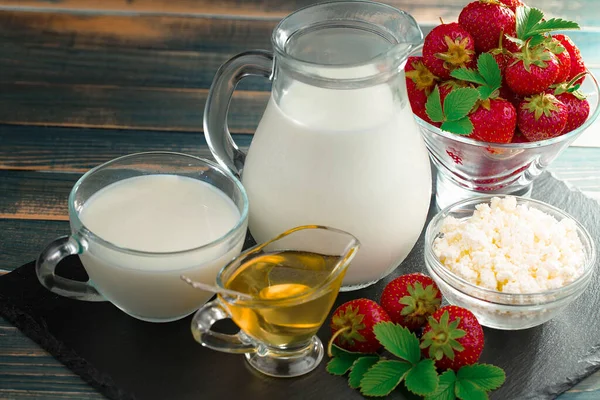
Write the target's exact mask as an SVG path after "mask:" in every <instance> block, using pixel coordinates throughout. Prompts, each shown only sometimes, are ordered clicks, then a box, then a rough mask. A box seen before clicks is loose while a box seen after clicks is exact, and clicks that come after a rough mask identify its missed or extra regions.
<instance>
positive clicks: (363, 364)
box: [348, 356, 379, 389]
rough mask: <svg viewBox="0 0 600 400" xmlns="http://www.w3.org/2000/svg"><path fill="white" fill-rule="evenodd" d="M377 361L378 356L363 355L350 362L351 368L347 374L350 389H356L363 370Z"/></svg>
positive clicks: (363, 372)
mask: <svg viewBox="0 0 600 400" xmlns="http://www.w3.org/2000/svg"><path fill="white" fill-rule="evenodd" d="M377 361H379V357H378V356H365V357H361V358H358V359H356V360H355V361H354V363H353V364H352V370H351V371H350V375H349V376H348V385H350V387H351V388H352V389H358V388H359V387H360V381H361V380H362V378H363V376H364V375H365V372H367V371H368V370H369V368H371V367H372V366H373V365H374V364H375V363H377Z"/></svg>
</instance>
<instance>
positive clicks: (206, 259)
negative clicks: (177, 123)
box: [36, 152, 248, 322]
mask: <svg viewBox="0 0 600 400" xmlns="http://www.w3.org/2000/svg"><path fill="white" fill-rule="evenodd" d="M68 203H69V222H70V225H71V235H70V236H65V237H61V238H58V239H56V240H54V241H53V242H52V243H50V244H49V245H48V246H47V247H46V248H45V249H44V251H43V252H42V253H41V255H40V256H39V257H38V260H37V263H36V273H37V276H38V279H39V281H40V283H41V284H42V285H43V286H45V287H46V288H47V289H49V290H50V291H52V292H54V293H56V294H59V295H62V296H65V297H69V298H73V299H77V300H86V301H110V302H111V303H113V304H114V305H115V306H116V307H118V308H119V309H121V310H122V311H124V312H125V313H127V314H129V315H131V316H133V317H135V318H137V319H140V320H144V321H149V322H169V321H174V320H177V319H180V318H183V317H185V316H187V315H189V314H191V313H193V312H194V311H196V310H197V309H198V308H200V307H201V306H202V305H203V304H204V303H205V302H206V301H207V300H208V299H210V298H211V297H212V293H210V292H205V291H201V290H198V289H194V288H192V287H190V286H189V285H187V284H186V283H185V282H183V281H182V280H181V279H180V275H182V274H185V275H186V276H187V277H189V278H190V279H193V280H195V281H199V282H203V283H206V284H210V285H214V283H215V278H216V275H217V273H218V271H219V270H220V269H221V268H222V267H223V266H224V265H225V264H227V263H228V262H229V261H231V260H232V259H233V258H235V257H236V256H237V255H239V253H240V252H241V249H242V246H243V244H244V239H245V235H246V228H247V220H248V198H247V196H246V192H245V190H244V188H243V186H242V184H241V183H240V181H239V180H238V179H237V178H236V177H234V176H233V175H232V174H231V173H229V172H228V171H226V170H225V169H223V168H221V167H220V166H219V165H217V164H215V163H213V162H211V161H208V160H204V159H201V158H197V157H193V156H190V155H185V154H179V153H170V152H148V153H138V154H131V155H127V156H124V157H120V158H117V159H115V160H112V161H109V162H107V163H105V164H103V165H100V166H98V167H96V168H94V169H92V170H90V171H89V172H87V173H86V174H85V175H83V176H82V177H81V178H80V179H79V181H78V182H77V183H76V184H75V186H74V187H73V189H72V191H71V194H70V196H69V201H68ZM75 254H77V255H79V258H80V259H81V262H82V264H83V266H84V268H85V270H86V272H87V274H88V276H89V280H88V281H87V282H81V281H75V280H71V279H67V278H65V277H62V276H59V275H56V274H55V268H56V265H57V264H58V263H59V261H60V260H62V259H63V258H65V257H67V256H69V255H75Z"/></svg>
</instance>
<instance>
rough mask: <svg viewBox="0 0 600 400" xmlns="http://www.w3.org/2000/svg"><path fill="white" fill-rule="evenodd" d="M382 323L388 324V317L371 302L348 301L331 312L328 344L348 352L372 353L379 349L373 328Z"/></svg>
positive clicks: (379, 345)
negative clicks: (330, 335)
mask: <svg viewBox="0 0 600 400" xmlns="http://www.w3.org/2000/svg"><path fill="white" fill-rule="evenodd" d="M382 321H386V322H390V321H391V319H390V316H389V315H388V314H387V313H386V312H385V310H384V309H383V308H381V306H380V305H379V304H377V303H376V302H374V301H373V300H369V299H356V300H351V301H348V302H346V303H344V304H342V305H341V306H339V307H338V308H337V309H336V310H335V311H334V312H333V315H332V317H331V324H330V327H331V332H332V333H333V336H332V337H331V340H330V342H329V343H330V345H331V343H335V344H336V345H338V346H339V347H341V348H343V349H346V350H348V351H355V352H359V353H373V352H375V351H377V350H378V349H379V348H380V347H381V344H380V343H379V341H378V340H377V338H376V337H375V333H373V326H375V325H376V324H377V323H379V322H382ZM330 347H331V346H330ZM330 356H331V355H330Z"/></svg>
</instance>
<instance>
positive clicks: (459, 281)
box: [424, 196, 596, 330]
mask: <svg viewBox="0 0 600 400" xmlns="http://www.w3.org/2000/svg"><path fill="white" fill-rule="evenodd" d="M424 253H425V264H426V267H427V271H428V273H429V275H430V276H431V278H432V279H433V280H434V281H435V283H436V284H437V285H438V287H439V288H440V290H441V292H442V294H443V296H444V298H445V299H446V300H447V301H448V302H449V303H450V304H454V305H457V306H460V307H464V308H467V309H469V310H470V311H471V312H472V313H473V314H475V316H476V317H477V319H478V320H479V322H480V323H481V325H483V326H487V327H490V328H496V329H504V330H517V329H526V328H530V327H533V326H537V325H540V324H543V323H545V322H547V321H549V320H550V319H552V318H554V317H555V316H556V315H557V314H558V313H560V312H561V311H563V310H564V309H565V308H566V307H567V306H568V305H569V304H571V303H572V302H573V301H574V300H575V299H577V298H578V297H579V296H580V295H581V294H582V293H583V292H584V291H585V290H586V288H587V287H588V286H589V283H590V281H591V277H592V275H593V272H594V270H595V260H596V249H595V245H594V241H593V239H592V238H591V236H590V234H589V233H588V232H587V230H586V229H585V227H583V225H581V224H580V223H579V222H577V221H576V220H575V219H573V217H571V216H570V215H568V214H567V213H565V212H564V211H562V210H560V209H558V208H556V207H553V206H551V205H549V204H546V203H543V202H541V201H537V200H532V199H527V198H523V197H517V196H503V197H494V196H485V197H479V198H471V199H468V200H461V201H459V202H457V203H455V204H453V205H450V206H449V207H447V208H446V209H444V210H442V211H441V212H439V213H438V214H437V215H436V216H435V217H434V218H433V219H432V220H431V222H430V223H429V225H428V227H427V230H426V233H425V247H424Z"/></svg>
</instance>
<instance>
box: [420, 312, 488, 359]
mask: <svg viewBox="0 0 600 400" xmlns="http://www.w3.org/2000/svg"><path fill="white" fill-rule="evenodd" d="M421 349H423V350H422V351H423V353H424V355H425V356H426V357H429V358H432V359H434V360H435V365H436V367H437V368H438V369H439V370H440V371H445V370H447V369H453V370H454V371H458V370H459V369H460V368H461V367H463V366H465V365H471V364H475V363H476V362H477V360H479V356H480V355H481V352H482V351H483V329H482V328H481V325H479V321H477V318H476V317H475V316H474V315H473V313H472V312H471V311H469V310H467V309H465V308H462V307H457V306H445V307H442V308H440V309H439V310H437V311H436V312H435V314H433V316H431V317H429V323H428V324H427V326H426V327H425V330H424V331H423V336H422V337H421Z"/></svg>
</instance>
